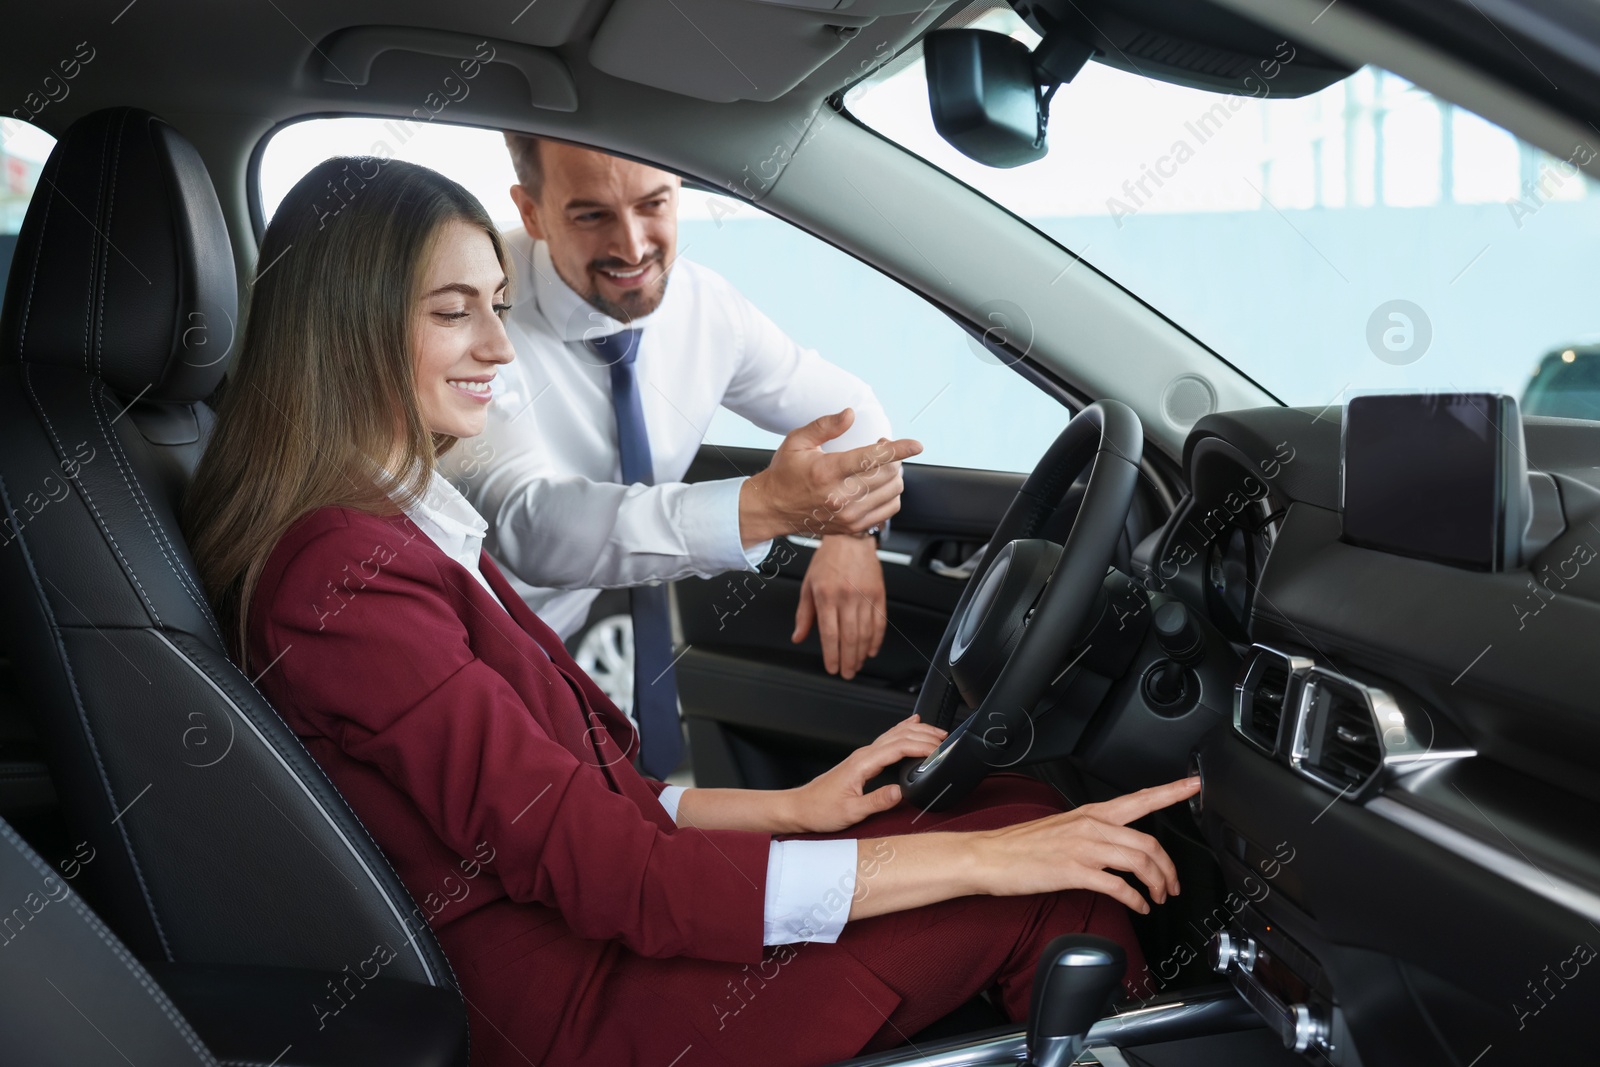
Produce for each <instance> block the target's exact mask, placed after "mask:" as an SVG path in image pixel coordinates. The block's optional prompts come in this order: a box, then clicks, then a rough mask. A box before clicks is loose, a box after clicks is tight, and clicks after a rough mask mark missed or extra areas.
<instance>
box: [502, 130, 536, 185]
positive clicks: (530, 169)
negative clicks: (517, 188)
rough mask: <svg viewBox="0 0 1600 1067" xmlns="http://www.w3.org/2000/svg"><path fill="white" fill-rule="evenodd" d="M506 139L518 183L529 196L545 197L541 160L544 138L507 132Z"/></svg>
mask: <svg viewBox="0 0 1600 1067" xmlns="http://www.w3.org/2000/svg"><path fill="white" fill-rule="evenodd" d="M505 138H506V151H508V152H510V153H511V166H512V167H513V168H515V170H516V172H517V181H518V182H519V183H520V184H521V185H522V187H523V188H524V189H526V190H528V195H529V196H531V197H533V198H534V199H535V200H537V199H539V197H541V196H543V195H544V161H543V160H541V159H540V158H539V144H540V142H541V141H543V140H544V138H543V137H536V136H534V135H533V134H531V133H516V132H514V131H512V130H506V131H505Z"/></svg>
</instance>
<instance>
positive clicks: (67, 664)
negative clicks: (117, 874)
mask: <svg viewBox="0 0 1600 1067" xmlns="http://www.w3.org/2000/svg"><path fill="white" fill-rule="evenodd" d="M26 370H27V368H26V367H24V372H26ZM29 391H30V392H32V383H29ZM34 403H35V404H36V405H37V403H38V398H37V397H35V398H34ZM51 436H52V437H54V432H53V431H52V433H51ZM79 488H80V491H81V489H82V487H81V486H80V487H79ZM0 502H3V503H4V505H5V510H6V512H7V513H10V514H14V513H15V510H16V509H15V508H13V507H12V506H11V493H10V491H9V490H8V489H7V488H6V484H5V477H4V476H3V475H0ZM17 544H18V546H19V550H20V551H21V553H22V558H23V561H24V562H25V563H26V564H27V565H28V573H29V574H30V575H31V576H32V577H33V587H34V590H35V592H37V594H38V596H39V603H40V606H41V607H42V608H43V609H44V613H45V615H46V617H47V618H48V620H49V625H50V631H51V633H52V634H54V635H55V638H56V653H57V655H59V656H60V657H61V669H62V671H63V672H65V674H66V676H67V687H68V688H69V689H71V690H72V707H73V710H75V711H76V712H77V713H78V721H79V724H80V725H81V726H82V727H83V736H84V740H85V742H86V743H87V744H88V747H89V755H91V756H93V757H94V765H95V770H97V771H98V772H99V773H100V784H101V786H102V787H103V788H104V789H105V791H106V799H107V800H108V801H109V802H110V804H111V806H112V807H113V808H115V807H116V806H117V795H116V790H114V789H113V788H112V787H111V776H110V774H108V773H107V772H106V765H105V761H103V760H102V759H101V758H100V744H99V739H98V738H96V737H95V734H94V731H93V730H92V729H91V728H90V726H89V716H88V713H87V712H86V711H85V710H84V707H83V694H82V693H81V692H79V690H78V679H77V676H76V675H75V674H74V673H73V670H72V661H71V660H70V659H69V658H68V657H67V649H66V646H65V645H64V644H62V642H61V624H60V622H59V621H58V620H57V619H56V614H55V611H54V610H52V608H51V607H50V599H49V597H47V596H46V595H45V592H44V587H43V586H42V585H41V584H40V582H39V572H38V568H37V567H35V566H34V562H33V553H32V552H30V551H29V550H28V535H27V533H26V531H19V532H18V534H17ZM117 833H118V834H119V835H120V836H121V838H122V847H123V848H124V849H125V850H126V851H127V853H128V862H129V863H130V864H132V865H133V876H134V879H135V880H136V881H137V882H138V883H139V892H140V893H141V894H143V896H144V903H145V909H146V910H147V911H148V912H149V914H150V921H151V922H152V923H153V924H154V925H155V928H156V938H157V939H158V940H159V941H160V942H161V951H162V952H164V953H166V956H167V958H168V959H171V958H172V947H171V946H170V945H169V944H168V943H167V932H166V930H165V928H163V927H162V925H161V916H160V915H159V914H157V913H156V903H155V898H154V897H152V896H151V895H150V887H149V886H148V885H147V884H146V883H145V880H144V871H143V870H142V869H141V868H140V866H139V857H138V855H137V854H136V853H135V852H134V848H133V839H132V837H130V836H129V834H128V824H127V823H123V822H119V823H118V824H117Z"/></svg>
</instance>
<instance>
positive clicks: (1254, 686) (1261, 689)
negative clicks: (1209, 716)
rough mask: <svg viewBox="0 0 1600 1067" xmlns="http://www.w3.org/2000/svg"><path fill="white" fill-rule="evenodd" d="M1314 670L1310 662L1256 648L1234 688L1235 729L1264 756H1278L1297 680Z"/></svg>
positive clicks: (1259, 646) (1263, 647)
mask: <svg viewBox="0 0 1600 1067" xmlns="http://www.w3.org/2000/svg"><path fill="white" fill-rule="evenodd" d="M1310 668H1311V661H1310V660H1308V659H1305V658H1302V657H1299V656H1290V655H1287V654H1285V653H1283V652H1279V651H1277V650H1276V649H1272V648H1267V647H1266V646H1265V645H1256V646H1255V648H1254V649H1253V650H1252V652H1251V655H1250V658H1249V659H1248V660H1247V661H1246V662H1245V668H1244V673H1243V674H1242V675H1241V676H1240V679H1239V684H1238V685H1236V686H1235V687H1234V693H1233V727H1234V729H1235V730H1237V731H1238V732H1239V734H1240V736H1242V737H1243V738H1244V739H1245V740H1246V741H1249V742H1250V743H1251V744H1253V745H1255V746H1256V747H1257V748H1259V749H1261V750H1262V751H1263V752H1266V753H1269V754H1270V753H1274V752H1276V751H1277V750H1278V737H1279V734H1280V728H1281V727H1282V725H1283V719H1284V713H1285V712H1286V711H1287V710H1288V709H1289V708H1291V707H1292V706H1293V705H1292V703H1291V699H1292V698H1291V689H1292V688H1293V686H1294V684H1295V679H1296V677H1297V676H1298V675H1300V674H1302V673H1304V672H1305V671H1307V670H1309V669H1310Z"/></svg>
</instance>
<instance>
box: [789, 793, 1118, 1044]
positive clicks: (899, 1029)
mask: <svg viewBox="0 0 1600 1067" xmlns="http://www.w3.org/2000/svg"><path fill="white" fill-rule="evenodd" d="M1065 807H1066V805H1065V803H1064V801H1063V800H1062V798H1061V794H1060V793H1058V792H1057V791H1056V790H1055V789H1054V788H1053V787H1051V786H1049V785H1047V784H1045V783H1044V782H1041V781H1039V780H1038V779H1036V778H1031V777H1028V776H1027V775H1022V774H996V775H991V776H990V777H989V778H987V779H985V781H984V782H983V783H982V784H981V785H980V786H979V787H978V788H977V789H976V790H974V791H973V793H972V795H971V796H969V797H967V799H966V800H965V801H963V802H962V803H960V804H958V805H956V806H955V807H954V808H952V809H951V810H949V811H945V812H924V811H919V810H917V809H915V808H912V807H911V806H909V805H906V804H902V805H900V806H899V807H897V808H895V809H893V810H891V811H886V812H882V813H880V814H878V815H874V816H872V817H871V818H869V819H866V820H864V821H862V822H861V823H860V824H858V825H856V826H853V827H851V828H850V829H849V830H847V831H846V832H845V833H843V834H795V835H785V836H784V837H781V838H780V840H787V839H788V838H789V837H799V838H809V837H818V838H821V837H842V836H849V837H854V838H858V839H860V838H875V837H888V836H892V835H896V834H914V833H925V832H927V831H929V830H992V829H996V828H998V827H1001V826H1011V825H1013V824H1015V823H1020V822H1028V821H1030V820H1033V819H1038V818H1042V817H1043V816H1046V815H1050V814H1053V813H1055V812H1059V811H1061V810H1063V809H1064V808H1065ZM857 877H858V878H859V877H861V876H860V874H859V873H858V875H857ZM1068 933H1089V934H1096V935H1099V936H1100V937H1106V938H1110V939H1111V940H1113V941H1115V942H1117V943H1118V944H1120V945H1122V947H1123V948H1124V949H1125V950H1126V951H1127V954H1128V970H1127V972H1126V974H1125V976H1124V982H1125V983H1129V982H1131V981H1132V976H1134V975H1137V974H1140V973H1141V972H1142V970H1143V967H1144V955H1143V953H1142V952H1141V951H1140V949H1139V943H1138V941H1137V940H1136V939H1135V938H1134V936H1133V928H1132V925H1131V924H1130V923H1129V921H1128V911H1127V909H1126V908H1125V907H1123V905H1122V904H1120V903H1118V902H1117V901H1115V900H1112V899H1111V898H1110V897H1106V896H1102V895H1100V894H1098V893H1092V892H1089V891H1087V890H1071V891H1067V892H1062V893H1043V894H1034V895H1032V896H1019V897H988V896H984V897H957V898H956V899H953V900H945V901H941V902H939V903H937V904H930V905H927V906H924V907H921V908H915V909H911V910H909V911H898V912H892V913H890V914H888V915H878V916H874V917H872V918H870V919H859V920H855V921H853V922H848V923H846V924H845V927H844V931H843V932H842V933H841V934H840V935H839V940H838V942H837V943H836V946H835V947H837V948H838V949H840V950H842V951H845V952H849V953H850V954H851V955H853V956H855V957H856V958H857V959H858V960H860V961H861V962H862V963H865V964H866V965H867V966H868V967H869V968H871V969H872V971H873V972H874V973H875V974H876V975H877V976H878V977H879V978H881V979H882V980H883V981H884V982H885V983H886V984H887V985H889V986H890V987H891V988H892V989H894V990H895V992H897V993H899V994H900V997H901V1001H900V1005H899V1006H898V1007H897V1008H895V1009H894V1011H892V1012H890V1014H889V1016H888V1018H886V1019H885V1020H884V1023H883V1028H882V1029H880V1030H879V1031H878V1032H877V1034H875V1035H873V1038H872V1040H871V1041H869V1042H868V1043H867V1045H866V1047H864V1048H863V1049H862V1050H861V1051H862V1052H864V1053H865V1052H877V1051H881V1050H883V1049H888V1048H893V1047H895V1046H896V1045H901V1044H904V1043H905V1042H906V1040H907V1039H908V1038H910V1036H911V1035H913V1034H915V1033H916V1032H917V1031H918V1030H921V1029H922V1028H923V1027H925V1026H927V1025H929V1024H930V1023H932V1022H934V1021H935V1020H937V1019H939V1018H942V1017H943V1016H945V1015H948V1014H949V1013H950V1012H952V1011H954V1010H955V1009H956V1008H958V1007H960V1006H961V1005H962V1004H965V1003H966V1002H967V1001H968V1000H971V999H972V998H973V997H974V996H976V995H977V994H978V993H980V992H982V991H983V990H986V989H988V988H990V987H991V986H994V987H997V988H998V992H999V997H998V999H997V1003H999V1004H1000V1005H1001V1007H1002V1008H1003V1010H1004V1011H1005V1013H1006V1015H1007V1016H1008V1017H1009V1018H1010V1019H1011V1020H1012V1021H1013V1022H1025V1021H1026V1020H1027V1018H1028V1009H1029V1005H1030V1003H1031V998H1032V995H1033V978H1034V971H1035V968H1036V967H1037V966H1038V962H1039V956H1040V954H1041V953H1042V952H1043V951H1044V948H1045V946H1046V945H1048V944H1049V943H1050V942H1051V941H1052V940H1053V939H1054V938H1056V937H1058V936H1060V935H1061V934H1068ZM820 947H823V946H820V945H816V946H808V947H807V950H808V951H809V950H810V949H811V948H820Z"/></svg>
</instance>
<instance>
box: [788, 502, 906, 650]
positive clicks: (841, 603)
mask: <svg viewBox="0 0 1600 1067" xmlns="http://www.w3.org/2000/svg"><path fill="white" fill-rule="evenodd" d="M877 549H878V544H877V542H876V541H874V540H873V539H872V538H871V537H868V536H867V535H865V534H857V535H850V534H830V535H829V536H827V537H824V538H823V539H822V544H821V545H820V546H819V547H818V548H817V551H816V554H815V555H813V556H812V557H811V565H810V566H808V567H807V568H806V576H805V580H804V581H803V582H801V584H800V609H799V610H798V611H796V612H795V615H794V633H793V634H792V635H791V636H790V638H789V640H791V641H793V642H795V643H796V644H799V643H800V642H801V641H804V640H805V639H806V635H807V634H809V633H810V632H811V624H812V623H813V622H815V623H816V625H817V637H818V639H819V640H820V641H821V642H822V665H823V666H824V667H826V668H827V669H828V673H829V674H838V675H841V676H843V677H844V678H845V679H847V680H848V679H850V678H854V677H855V676H856V672H857V671H859V670H861V665H862V664H863V663H865V662H866V660H867V657H868V656H876V655H877V654H878V649H879V647H881V646H882V644H883V628H884V626H885V625H886V624H887V623H888V621H889V616H888V614H887V611H886V606H887V598H886V596H885V594H884V591H883V564H881V563H879V562H878V551H877Z"/></svg>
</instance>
